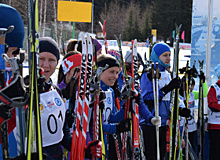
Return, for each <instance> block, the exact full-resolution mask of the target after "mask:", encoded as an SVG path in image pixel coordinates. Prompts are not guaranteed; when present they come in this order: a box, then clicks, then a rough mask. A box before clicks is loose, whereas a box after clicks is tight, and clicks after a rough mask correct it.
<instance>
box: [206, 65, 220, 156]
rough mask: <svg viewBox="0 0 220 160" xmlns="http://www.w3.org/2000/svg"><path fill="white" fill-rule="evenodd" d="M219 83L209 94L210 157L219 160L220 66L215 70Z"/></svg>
mask: <svg viewBox="0 0 220 160" xmlns="http://www.w3.org/2000/svg"><path fill="white" fill-rule="evenodd" d="M215 74H216V76H217V77H218V81H217V82H216V83H215V84H213V85H212V86H211V88H210V89H209V92H208V96H207V98H208V107H209V117H208V125H207V129H208V131H209V140H210V155H209V159H211V160H217V159H219V157H220V152H219V149H220V138H219V134H220V112H219V111H220V103H219V102H220V96H219V95H220V92H219V91H220V64H218V65H217V67H216V68H215Z"/></svg>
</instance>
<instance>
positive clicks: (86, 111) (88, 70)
mask: <svg viewBox="0 0 220 160" xmlns="http://www.w3.org/2000/svg"><path fill="white" fill-rule="evenodd" d="M87 46H88V48H87V64H86V80H85V97H83V98H84V99H83V106H82V113H81V119H80V131H81V132H82V138H80V139H81V140H80V139H79V140H80V141H81V143H80V144H78V145H79V146H82V147H85V145H86V133H87V124H88V114H89V97H90V92H89V90H90V85H89V84H90V82H91V77H92V64H93V48H92V40H91V37H90V36H89V34H87ZM78 149H79V152H77V154H80V153H81V156H80V159H82V160H83V159H84V156H85V150H84V149H81V148H80V147H78Z"/></svg>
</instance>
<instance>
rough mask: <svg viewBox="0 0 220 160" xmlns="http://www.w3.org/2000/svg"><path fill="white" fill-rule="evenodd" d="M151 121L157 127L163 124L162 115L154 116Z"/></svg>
mask: <svg viewBox="0 0 220 160" xmlns="http://www.w3.org/2000/svg"><path fill="white" fill-rule="evenodd" d="M151 123H152V124H153V125H155V126H157V127H160V126H161V117H160V116H158V117H153V118H152V119H151Z"/></svg>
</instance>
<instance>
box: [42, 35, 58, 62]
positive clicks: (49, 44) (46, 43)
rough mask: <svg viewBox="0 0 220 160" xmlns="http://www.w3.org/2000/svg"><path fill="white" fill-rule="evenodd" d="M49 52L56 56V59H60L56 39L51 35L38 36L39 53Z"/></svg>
mask: <svg viewBox="0 0 220 160" xmlns="http://www.w3.org/2000/svg"><path fill="white" fill-rule="evenodd" d="M41 52H50V53H52V54H53V55H54V56H56V57H57V61H59V59H60V52H59V48H58V45H57V43H56V41H55V40H54V39H53V38H51V37H41V38H39V53H41Z"/></svg>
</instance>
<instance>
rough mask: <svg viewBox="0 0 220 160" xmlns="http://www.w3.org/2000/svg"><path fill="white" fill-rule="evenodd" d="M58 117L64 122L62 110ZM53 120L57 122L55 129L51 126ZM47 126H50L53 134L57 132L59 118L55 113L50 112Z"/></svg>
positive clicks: (49, 128)
mask: <svg viewBox="0 0 220 160" xmlns="http://www.w3.org/2000/svg"><path fill="white" fill-rule="evenodd" d="M58 118H60V119H61V121H62V122H63V116H62V112H61V111H60V113H59V115H58ZM51 121H54V123H55V125H54V126H55V129H53V130H52V129H51V126H50V124H51ZM47 128H48V130H49V132H50V133H51V134H55V133H56V132H57V128H58V127H57V119H56V117H55V116H54V115H53V114H50V115H49V117H48V120H47Z"/></svg>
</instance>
